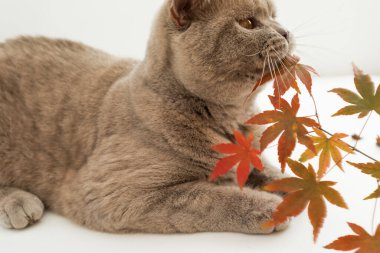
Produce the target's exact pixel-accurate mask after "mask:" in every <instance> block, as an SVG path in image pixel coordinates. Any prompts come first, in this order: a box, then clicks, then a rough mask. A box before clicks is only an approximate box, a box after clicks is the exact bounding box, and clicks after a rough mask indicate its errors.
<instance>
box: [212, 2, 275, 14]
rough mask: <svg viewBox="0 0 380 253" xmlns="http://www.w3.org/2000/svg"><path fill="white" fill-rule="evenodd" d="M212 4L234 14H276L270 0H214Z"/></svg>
mask: <svg viewBox="0 0 380 253" xmlns="http://www.w3.org/2000/svg"><path fill="white" fill-rule="evenodd" d="M209 3H210V4H212V5H219V6H218V7H219V8H220V7H222V8H223V9H225V10H229V11H230V12H232V13H235V14H243V15H244V14H252V13H254V14H255V15H257V16H276V9H275V5H274V3H273V2H272V0H219V1H218V0H216V1H215V0H214V1H212V0H211V1H209Z"/></svg>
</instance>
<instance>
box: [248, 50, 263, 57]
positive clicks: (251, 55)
mask: <svg viewBox="0 0 380 253" xmlns="http://www.w3.org/2000/svg"><path fill="white" fill-rule="evenodd" d="M261 52H262V50H260V51H259V52H257V53H254V54H247V55H245V56H249V57H253V56H256V55H258V54H260V53H261Z"/></svg>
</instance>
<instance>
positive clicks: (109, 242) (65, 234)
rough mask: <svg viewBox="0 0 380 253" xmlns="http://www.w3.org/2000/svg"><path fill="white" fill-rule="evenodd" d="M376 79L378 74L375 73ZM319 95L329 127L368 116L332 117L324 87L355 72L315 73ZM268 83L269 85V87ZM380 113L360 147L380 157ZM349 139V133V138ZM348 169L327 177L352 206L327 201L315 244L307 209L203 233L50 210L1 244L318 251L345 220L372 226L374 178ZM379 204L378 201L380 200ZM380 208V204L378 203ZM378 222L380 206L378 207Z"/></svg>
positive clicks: (38, 251) (73, 250)
mask: <svg viewBox="0 0 380 253" xmlns="http://www.w3.org/2000/svg"><path fill="white" fill-rule="evenodd" d="M376 80H377V83H379V82H380V78H376ZM315 87H316V89H315V96H316V98H317V100H319V101H318V104H319V110H320V114H321V118H322V123H323V125H324V127H325V128H326V129H328V130H330V131H331V132H334V131H336V132H345V133H347V134H352V133H357V132H358V131H359V130H360V128H361V126H362V124H363V123H364V120H360V121H358V120H356V119H355V117H338V118H330V117H329V116H330V115H331V114H332V113H334V112H335V111H336V110H337V109H339V108H340V106H343V105H344V103H343V102H340V100H339V99H338V98H337V96H336V95H334V94H331V93H326V91H327V90H330V89H332V88H334V87H346V88H353V87H354V86H353V81H352V77H340V78H329V79H320V80H319V79H316V83H315ZM268 88H269V87H268ZM265 95H266V94H265V92H264V93H263V94H262V96H261V100H262V102H261V103H262V105H263V107H264V108H267V109H269V108H270V107H269V105H268V102H267V98H266V96H265ZM301 99H302V103H303V106H302V112H301V113H300V116H306V115H311V114H313V108H312V105H311V103H310V101H309V98H308V96H307V95H306V93H305V95H303V96H302V97H301ZM379 124H380V117H378V116H377V115H376V116H375V115H374V117H373V118H372V119H371V120H370V122H369V124H368V128H367V130H366V131H365V138H364V140H363V142H361V143H360V144H359V148H360V149H363V150H364V151H366V152H367V153H368V154H370V155H373V156H374V157H377V158H380V148H378V147H376V145H375V144H374V141H375V137H376V135H377V134H380V129H379V127H378V126H379ZM348 140H349V139H348ZM302 151H303V148H300V149H298V150H297V152H296V154H295V155H294V158H298V155H299V154H300V152H302ZM265 156H267V157H269V158H272V159H273V160H276V159H277V158H276V149H275V148H273V149H270V150H268V151H267V152H266V153H265ZM349 160H350V161H358V162H367V161H368V160H366V159H365V158H364V157H362V156H360V155H357V156H352V157H350V159H349ZM345 167H346V172H345V173H342V172H340V171H339V170H338V169H335V170H334V171H333V172H332V173H331V174H329V176H328V177H327V178H326V179H327V180H332V181H337V182H339V183H338V185H337V186H336V189H338V190H339V191H340V192H341V193H342V194H343V196H344V197H345V199H346V201H347V203H348V204H349V206H350V210H349V211H347V210H343V209H340V208H337V207H335V206H332V205H328V218H327V219H326V222H325V226H324V228H323V229H322V232H321V236H320V238H319V241H318V243H317V244H316V245H314V244H313V242H312V230H311V225H310V224H309V222H308V219H307V215H306V213H303V215H302V216H301V217H298V218H296V219H294V220H293V222H292V224H291V226H290V228H289V229H288V230H287V231H285V232H282V233H277V234H273V235H270V236H259V235H243V234H232V233H220V234H217V233H203V234H192V235H144V234H137V235H113V234H105V233H98V232H94V231H90V230H87V229H85V228H82V227H79V226H77V225H75V224H73V223H71V222H70V221H69V220H67V219H65V218H62V217H58V216H56V215H53V214H51V213H47V215H45V217H44V218H43V220H42V221H41V222H40V223H38V224H36V225H34V226H33V227H31V228H29V229H27V230H23V231H10V230H4V229H0V248H1V252H4V253H19V252H29V253H45V252H46V253H51V252H55V253H68V252H70V253H83V252H91V253H104V252H112V253H119V252H134V253H148V252H156V253H161V252H162V253H171V252H182V253H187V252H188V253H194V252H218V253H224V252H239V253H245V252H247V253H248V252H249V253H252V252H263V253H278V252H284V253H317V252H318V253H319V252H329V251H326V250H323V248H322V246H323V245H326V244H327V243H330V242H331V241H332V240H334V239H336V238H337V237H338V236H342V235H345V234H346V233H350V231H349V229H348V227H347V225H346V222H347V221H350V222H355V223H358V224H360V225H362V226H364V227H365V228H366V229H368V230H369V229H370V221H371V215H372V210H373V203H374V202H373V201H363V200H362V199H363V198H364V197H366V196H368V195H369V193H371V192H373V191H374V189H375V181H374V180H373V179H371V178H370V177H368V176H366V175H363V174H361V173H360V172H359V171H358V170H357V169H354V168H352V167H350V166H347V165H345ZM379 207H380V206H379ZM378 210H380V209H378ZM376 220H377V222H380V211H379V212H378V213H377V218H376Z"/></svg>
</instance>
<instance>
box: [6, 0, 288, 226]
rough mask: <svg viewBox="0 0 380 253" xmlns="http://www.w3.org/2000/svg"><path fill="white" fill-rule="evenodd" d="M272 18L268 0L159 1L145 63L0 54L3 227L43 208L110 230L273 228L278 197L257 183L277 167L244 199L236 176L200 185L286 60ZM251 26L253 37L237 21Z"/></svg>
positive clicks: (37, 46) (83, 53)
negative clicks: (275, 65) (270, 73)
mask: <svg viewBox="0 0 380 253" xmlns="http://www.w3.org/2000/svg"><path fill="white" fill-rule="evenodd" d="M274 15H275V14H274V10H273V6H272V3H271V2H268V1H267V0H215V1H206V0H203V1H202V0H170V1H169V0H168V1H166V2H165V5H164V7H163V8H162V10H161V12H160V14H159V16H158V18H157V20H156V22H155V25H154V29H153V34H152V37H151V39H150V43H149V46H148V50H147V55H146V58H145V59H144V60H143V61H142V62H137V61H133V60H125V59H119V58H116V57H113V56H110V55H108V54H106V53H103V52H100V51H98V50H95V49H92V48H89V47H87V46H84V45H82V44H78V43H74V42H70V41H65V40H52V39H47V38H31V37H21V38H18V39H14V40H9V41H7V42H5V43H3V44H0V185H1V187H0V221H1V223H2V225H4V226H5V227H9V228H16V229H20V228H24V227H26V226H28V225H29V224H31V223H33V222H35V221H38V220H39V219H40V218H41V216H42V214H43V209H44V206H45V207H47V208H49V209H50V210H52V211H54V212H56V213H59V214H61V215H64V216H66V217H68V218H70V219H72V220H73V221H75V222H77V223H79V224H82V225H84V226H86V227H88V228H92V229H96V230H100V231H108V232H153V233H174V232H200V231H231V232H233V231H234V232H243V233H270V232H272V231H273V229H269V230H268V229H263V228H261V226H260V225H261V224H262V223H263V222H265V221H267V220H268V219H270V217H271V214H272V212H273V211H274V210H275V208H276V206H277V205H278V204H279V203H280V202H281V197H280V196H278V195H275V194H271V193H266V192H263V191H260V190H258V189H254V188H253V186H252V185H253V184H255V185H257V184H259V183H260V181H265V180H270V179H271V178H273V177H278V176H279V172H277V170H273V169H271V168H267V170H266V176H265V178H259V176H258V175H254V174H253V175H251V178H250V179H251V180H250V184H251V187H246V188H244V190H243V191H241V190H240V189H239V187H237V186H236V184H235V183H233V182H231V179H233V178H234V174H233V173H230V174H228V175H227V176H226V177H224V178H223V179H221V180H220V181H219V182H217V183H212V182H208V180H207V178H208V175H209V174H210V172H211V170H212V168H213V165H214V164H215V162H216V161H217V159H218V157H220V156H219V155H218V154H216V153H214V152H213V151H212V150H211V149H210V147H211V146H212V145H214V144H218V143H221V142H227V141H228V140H227V139H226V138H225V137H224V135H225V133H226V132H228V131H231V130H232V129H239V127H240V129H241V125H240V123H241V122H244V120H246V119H248V117H249V115H248V114H247V113H249V110H248V106H244V105H247V104H251V102H254V97H255V96H253V97H252V98H251V101H248V102H247V103H244V102H245V99H246V97H247V95H248V94H249V93H250V91H251V89H252V85H253V83H254V82H255V81H256V80H258V78H260V76H261V74H262V71H263V65H264V64H263V63H264V57H265V56H267V54H269V55H270V56H272V57H273V58H274V60H275V59H276V57H275V55H277V56H279V57H283V56H285V55H286V54H287V53H288V52H289V50H290V44H291V43H289V42H288V41H287V38H284V37H286V36H285V35H284V30H283V29H282V28H281V27H280V26H279V24H278V23H277V22H275V21H274V19H273V18H274ZM252 16H254V17H256V18H257V19H258V20H259V21H260V22H261V23H260V26H259V27H258V28H256V29H254V30H246V29H244V28H242V27H240V26H239V25H238V23H237V22H236V20H238V19H241V18H245V17H252ZM285 34H286V33H285ZM272 47H275V48H276V49H277V52H274V51H273V49H272ZM258 52H261V53H260V54H257V53H258ZM263 56H264V57H263ZM242 130H244V129H242ZM227 136H228V135H227ZM261 177H264V176H261ZM42 203H43V204H42ZM284 227H286V224H285V225H282V226H278V227H277V230H280V229H283V228H284Z"/></svg>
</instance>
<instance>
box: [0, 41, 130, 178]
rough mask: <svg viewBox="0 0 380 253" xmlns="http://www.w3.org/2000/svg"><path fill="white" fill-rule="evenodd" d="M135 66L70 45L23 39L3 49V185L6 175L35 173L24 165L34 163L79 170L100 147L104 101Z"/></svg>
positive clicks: (0, 106)
mask: <svg viewBox="0 0 380 253" xmlns="http://www.w3.org/2000/svg"><path fill="white" fill-rule="evenodd" d="M135 65H136V61H133V60H126V59H120V58H117V57H114V56H111V55H109V54H107V53H104V52H102V51H99V50H96V49H93V48H91V47H88V46H85V45H83V44H81V43H76V42H72V41H68V40H57V39H48V38H44V37H19V38H16V39H12V40H8V41H6V42H4V43H1V44H0V181H1V179H4V180H5V179H7V180H8V181H9V177H10V175H8V174H7V173H11V172H12V175H14V177H15V178H19V177H20V173H21V172H22V173H28V174H29V173H32V171H33V168H29V169H27V168H26V165H27V164H30V163H31V161H32V160H33V159H34V160H35V159H37V160H39V161H38V164H39V166H40V167H46V169H47V168H49V166H51V164H62V166H63V167H70V168H73V169H75V168H79V167H80V166H81V165H82V164H83V163H84V162H85V161H86V158H87V156H88V155H89V154H90V153H91V150H92V149H93V146H94V144H95V142H96V134H97V129H96V125H97V118H98V114H99V108H100V107H101V105H102V103H103V100H104V97H105V96H106V94H107V92H108V91H109V89H110V87H112V85H113V84H114V83H115V82H116V81H117V80H118V79H120V78H122V77H123V76H126V75H128V74H129V73H130V71H131V70H132V69H133V68H134V66H135ZM20 157H21V158H22V159H21V158H20ZM29 158H30V159H29ZM32 158H33V159H32ZM15 161H20V163H22V164H15ZM8 167H9V168H8ZM28 167H30V166H28ZM15 168H25V169H22V170H21V169H17V170H16V169H15ZM41 169H42V168H41ZM4 173H6V175H5V174H4ZM12 180H13V179H12ZM14 180H16V179H14ZM1 183H2V182H0V184H1ZM22 183H23V184H28V182H22ZM20 184H21V182H20Z"/></svg>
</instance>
